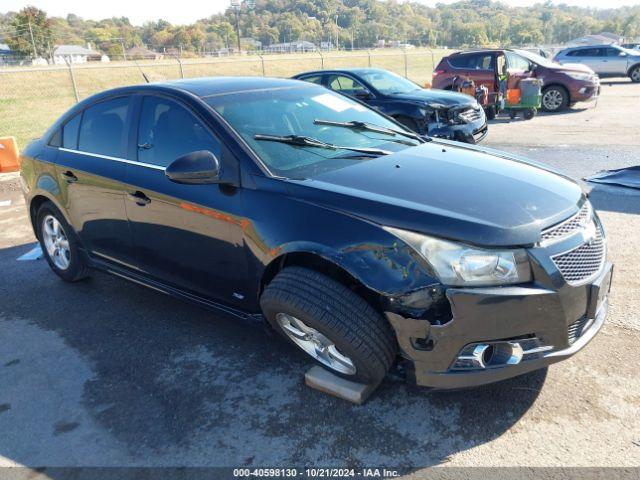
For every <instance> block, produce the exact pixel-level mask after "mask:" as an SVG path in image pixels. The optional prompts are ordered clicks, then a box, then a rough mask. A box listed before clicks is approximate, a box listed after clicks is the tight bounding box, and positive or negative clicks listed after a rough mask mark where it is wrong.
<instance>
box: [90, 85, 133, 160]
mask: <svg viewBox="0 0 640 480" xmlns="http://www.w3.org/2000/svg"><path fill="white" fill-rule="evenodd" d="M128 110H129V97H119V98H115V99H113V100H107V101H104V102H100V103H98V104H96V105H93V106H91V107H89V108H87V109H86V110H85V111H84V113H83V115H82V122H81V125H80V135H79V138H78V150H80V151H82V152H87V153H97V154H100V155H108V156H110V157H125V151H126V150H125V129H124V127H125V124H126V120H127V113H128Z"/></svg>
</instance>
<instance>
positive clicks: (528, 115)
mask: <svg viewBox="0 0 640 480" xmlns="http://www.w3.org/2000/svg"><path fill="white" fill-rule="evenodd" d="M535 116H536V109H535V108H530V109H528V110H525V111H524V119H525V120H531V119H532V118H533V117H535Z"/></svg>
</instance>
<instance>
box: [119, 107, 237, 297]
mask: <svg viewBox="0 0 640 480" xmlns="http://www.w3.org/2000/svg"><path fill="white" fill-rule="evenodd" d="M139 101H140V108H139V111H140V114H139V124H138V125H139V126H138V141H137V147H138V148H137V152H138V153H137V159H136V163H132V164H130V165H128V166H127V183H128V185H129V191H128V194H127V200H126V209H127V214H128V218H129V222H130V225H131V231H132V237H133V246H134V254H135V257H136V260H137V266H138V268H139V269H140V270H142V272H143V273H145V274H146V275H148V276H150V277H153V278H155V279H158V280H160V281H162V282H163V283H166V284H170V285H173V286H176V287H179V288H181V289H183V290H189V291H192V292H194V293H196V294H197V295H199V296H205V297H209V298H213V299H216V300H221V301H223V302H226V303H235V304H242V301H241V300H242V297H243V295H244V294H243V292H242V285H243V279H245V278H246V258H245V252H244V245H243V228H244V227H245V222H243V217H242V216H241V210H242V206H241V197H242V190H241V189H240V188H239V187H230V186H227V185H217V184H207V185H186V184H178V183H174V182H172V181H170V180H169V179H168V178H167V177H166V175H165V168H166V167H167V166H168V165H169V164H171V163H172V162H173V161H174V160H176V159H177V158H178V157H180V156H182V155H185V154H187V153H191V152H194V151H200V150H209V151H210V152H212V153H213V154H214V155H216V156H217V157H218V158H219V159H220V160H221V163H222V164H223V169H227V171H229V169H231V168H237V162H235V159H233V158H230V155H231V154H230V153H229V152H228V151H226V150H225V149H224V148H222V146H221V144H220V142H219V141H218V139H217V138H216V137H215V136H214V135H213V134H212V133H211V132H210V131H209V129H208V128H206V127H205V126H204V123H203V122H202V121H201V120H200V119H199V118H198V117H197V116H196V115H195V114H194V113H192V112H191V111H190V110H189V109H188V107H186V106H185V105H183V104H182V103H179V102H178V101H177V100H173V99H169V98H167V97H162V96H144V97H142V98H139Z"/></svg>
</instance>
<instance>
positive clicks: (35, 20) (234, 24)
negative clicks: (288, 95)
mask: <svg viewBox="0 0 640 480" xmlns="http://www.w3.org/2000/svg"><path fill="white" fill-rule="evenodd" d="M601 31H610V32H613V33H617V34H620V35H623V36H625V37H627V38H637V37H640V6H634V7H620V8H616V9H611V8H608V9H590V8H583V7H573V6H567V5H563V4H561V5H554V4H552V3H551V2H549V1H546V2H544V3H538V4H536V5H534V6H531V7H509V6H507V5H506V4H504V3H501V2H497V1H492V0H462V1H459V2H456V3H452V4H448V5H445V4H437V5H436V6H435V7H427V6H425V5H423V4H420V3H417V2H410V1H409V2H398V1H396V0H388V1H381V0H244V1H242V2H239V4H238V5H236V6H235V7H232V6H230V7H229V8H228V9H227V10H226V11H225V12H223V13H220V14H215V15H211V16H210V17H208V18H204V19H201V20H198V21H196V22H195V23H193V24H191V25H172V24H171V23H170V22H168V21H166V20H158V21H152V22H147V23H145V24H144V25H142V26H135V25H132V24H131V22H130V21H129V19H128V18H127V17H119V18H108V19H104V20H100V21H96V20H85V19H82V18H80V17H78V16H77V15H74V14H69V15H67V17H66V18H61V17H48V16H47V14H46V13H45V12H44V11H42V10H39V9H38V8H35V7H26V8H25V9H23V10H21V11H20V12H8V13H5V14H0V43H6V44H8V46H9V47H10V48H11V50H13V51H14V52H16V53H18V54H21V55H29V56H44V57H47V56H49V55H50V52H51V49H52V48H53V46H54V45H59V44H75V45H85V44H86V43H91V45H92V47H93V48H94V49H97V50H99V51H101V52H104V53H106V54H107V55H110V56H112V57H116V58H117V57H118V56H119V55H122V53H123V50H125V49H128V48H131V47H133V46H142V45H144V46H146V47H147V48H149V49H152V50H155V51H159V52H163V51H165V52H166V51H170V52H174V53H175V52H179V53H181V54H182V55H189V54H202V53H207V52H216V51H220V50H222V49H228V50H235V49H237V45H238V39H239V38H240V43H241V48H242V49H243V50H245V49H246V50H253V49H260V48H261V47H262V48H264V47H266V46H268V45H272V44H276V43H286V42H292V41H309V42H312V43H314V44H316V45H317V46H320V45H321V44H322V43H324V44H325V45H331V47H332V48H334V47H335V45H336V44H337V45H338V47H339V48H371V47H374V46H376V45H378V42H379V41H380V40H387V41H396V42H400V43H408V44H412V45H415V46H430V47H438V46H448V47H453V48H460V47H467V46H497V45H502V46H508V45H540V44H558V43H564V42H566V41H568V40H571V39H573V38H577V37H580V36H582V35H585V34H589V33H599V32H601ZM238 34H239V36H238Z"/></svg>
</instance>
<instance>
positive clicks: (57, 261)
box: [36, 202, 90, 282]
mask: <svg viewBox="0 0 640 480" xmlns="http://www.w3.org/2000/svg"><path fill="white" fill-rule="evenodd" d="M36 222H37V223H36V232H37V236H38V241H39V242H40V247H41V248H42V254H43V255H44V258H45V259H46V260H47V263H48V264H49V266H50V267H51V270H53V271H54V273H55V274H56V275H58V276H59V277H60V278H62V279H63V280H64V281H65V282H77V281H79V280H82V279H84V278H87V277H88V276H89V273H90V269H89V267H88V265H87V264H86V262H85V260H84V259H83V258H82V256H81V255H80V250H79V243H78V236H77V234H76V232H75V231H74V230H73V228H72V227H71V225H69V224H68V223H67V221H66V220H65V218H64V215H62V213H60V211H59V210H58V209H57V208H56V207H55V205H53V203H51V202H45V203H43V204H42V205H41V206H40V208H39V209H38V213H37V215H36ZM45 222H46V223H47V225H48V227H47V226H45ZM56 222H57V224H58V226H59V230H58V232H59V231H62V234H63V237H64V238H65V239H66V246H67V248H64V245H65V242H64V240H62V237H61V236H59V235H58V236H57V240H58V244H57V245H58V247H57V251H58V255H55V254H54V253H53V252H54V251H55V250H56V245H55V242H53V238H54V237H53V236H52V235H50V234H49V233H48V232H47V231H46V229H47V228H52V227H53V228H55V224H56ZM65 260H66V262H65ZM65 263H66V266H65Z"/></svg>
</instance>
